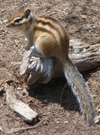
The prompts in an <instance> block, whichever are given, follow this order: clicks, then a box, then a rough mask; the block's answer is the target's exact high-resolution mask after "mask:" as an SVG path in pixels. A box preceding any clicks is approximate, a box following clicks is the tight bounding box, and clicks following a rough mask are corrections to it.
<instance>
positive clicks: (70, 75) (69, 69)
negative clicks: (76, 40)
mask: <svg viewBox="0 0 100 135" xmlns="http://www.w3.org/2000/svg"><path fill="white" fill-rule="evenodd" d="M62 64H63V68H64V74H65V77H66V79H67V82H68V84H69V85H70V87H71V89H72V91H73V93H74V95H75V96H76V98H77V100H78V102H79V106H80V110H81V113H82V115H83V117H84V119H85V120H86V123H87V124H88V125H89V126H90V125H94V117H95V112H94V109H93V104H92V101H91V98H90V95H89V93H88V87H87V85H86V83H85V81H84V79H83V77H82V75H81V74H80V73H79V71H78V70H77V68H76V67H75V65H74V64H73V63H72V62H71V61H70V60H69V59H68V60H67V61H66V62H63V63H62Z"/></svg>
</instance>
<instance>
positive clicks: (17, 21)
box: [14, 18, 22, 23]
mask: <svg viewBox="0 0 100 135" xmlns="http://www.w3.org/2000/svg"><path fill="white" fill-rule="evenodd" d="M21 20H22V19H21V18H19V19H16V20H15V21H14V22H15V23H19V22H20V21H21Z"/></svg>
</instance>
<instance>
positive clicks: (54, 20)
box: [45, 17, 66, 33]
mask: <svg viewBox="0 0 100 135" xmlns="http://www.w3.org/2000/svg"><path fill="white" fill-rule="evenodd" d="M45 19H49V20H52V21H53V22H55V23H56V24H58V25H59V26H60V27H61V29H62V31H63V32H64V33H66V31H65V29H64V27H63V26H62V25H61V23H60V22H59V21H57V20H56V19H54V18H52V17H45Z"/></svg>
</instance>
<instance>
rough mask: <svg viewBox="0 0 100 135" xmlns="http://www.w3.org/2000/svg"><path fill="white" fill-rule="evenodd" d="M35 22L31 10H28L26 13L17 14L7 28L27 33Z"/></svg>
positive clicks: (11, 18)
mask: <svg viewBox="0 0 100 135" xmlns="http://www.w3.org/2000/svg"><path fill="white" fill-rule="evenodd" d="M32 21H33V16H32V14H31V10H30V9H27V10H26V11H25V12H21V13H16V14H15V15H13V16H11V17H10V18H9V20H8V25H7V27H11V28H17V29H19V30H22V31H26V30H27V29H28V27H29V26H30V24H31V23H32Z"/></svg>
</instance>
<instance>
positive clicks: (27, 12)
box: [25, 9, 31, 18]
mask: <svg viewBox="0 0 100 135" xmlns="http://www.w3.org/2000/svg"><path fill="white" fill-rule="evenodd" d="M30 13H31V10H30V9H27V10H26V11H25V17H26V18H28V16H29V15H30Z"/></svg>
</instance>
